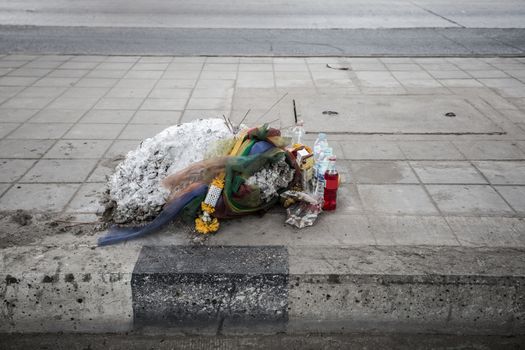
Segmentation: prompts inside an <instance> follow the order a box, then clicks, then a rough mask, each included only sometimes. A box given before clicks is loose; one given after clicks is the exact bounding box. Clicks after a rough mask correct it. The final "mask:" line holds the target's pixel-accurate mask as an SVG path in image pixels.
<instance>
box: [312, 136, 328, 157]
mask: <svg viewBox="0 0 525 350" xmlns="http://www.w3.org/2000/svg"><path fill="white" fill-rule="evenodd" d="M326 147H328V141H327V140H326V134H325V133H319V135H318V136H317V140H315V143H314V160H315V161H317V160H318V159H319V155H320V154H321V151H322V150H323V149H325V148H326Z"/></svg>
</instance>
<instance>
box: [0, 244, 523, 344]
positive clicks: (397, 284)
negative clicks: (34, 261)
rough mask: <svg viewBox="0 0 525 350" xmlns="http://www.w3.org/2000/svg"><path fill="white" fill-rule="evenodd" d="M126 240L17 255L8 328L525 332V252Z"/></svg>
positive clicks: (9, 287) (7, 283)
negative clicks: (155, 243) (131, 242)
mask: <svg viewBox="0 0 525 350" xmlns="http://www.w3.org/2000/svg"><path fill="white" fill-rule="evenodd" d="M120 248H123V247H120ZM124 248H126V249H120V250H119V249H90V248H83V249H80V248H79V249H78V250H75V251H71V250H69V251H68V250H67V249H65V248H54V249H52V250H48V251H46V252H45V253H44V255H45V259H48V260H47V261H41V263H40V264H39V265H38V266H34V265H33V266H32V267H29V264H30V263H31V258H30V257H28V256H25V259H26V260H23V259H20V256H21V255H20V253H21V252H20V251H17V250H16V249H15V250H14V251H13V252H10V253H8V254H5V256H4V259H3V266H2V270H1V273H2V275H3V276H2V282H1V284H0V293H1V295H2V297H3V304H2V306H1V313H0V319H1V321H0V332H3V333H13V332H18V333H36V332H38V333H48V332H51V333H52V332H84V333H99V332H115V333H118V332H127V331H136V332H139V333H145V334H147V333H151V332H153V333H155V332H169V333H170V334H178V333H180V334H210V335H216V334H219V335H221V334H225V335H228V334H275V333H287V334H304V333H308V332H326V333H352V332H369V331H376V332H403V333H441V334H497V335H523V334H525V321H524V320H525V303H524V300H525V290H524V287H523V285H524V282H525V250H524V249H512V248H463V247H398V246H362V247H356V246H349V247H337V248H333V247H315V248H314V247H284V246H241V247H239V246H144V247H142V248H139V247H133V246H125V247H124ZM20 249H22V248H20ZM20 249H18V250H20ZM26 249H30V248H27V247H26ZM39 249H42V248H39ZM35 250H36V248H35V247H32V248H31V249H30V251H31V253H32V254H33V255H32V256H33V257H34V258H38V257H39V256H41V255H38V254H39V252H37V251H35ZM118 254H120V255H118ZM17 257H18V261H17ZM45 259H44V260H45ZM15 263H16V264H15ZM31 269H32V270H31ZM109 271H111V272H109Z"/></svg>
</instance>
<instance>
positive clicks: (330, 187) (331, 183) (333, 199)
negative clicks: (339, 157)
mask: <svg viewBox="0 0 525 350" xmlns="http://www.w3.org/2000/svg"><path fill="white" fill-rule="evenodd" d="M335 161H336V158H335V156H330V158H328V168H327V169H326V172H325V173H324V182H325V188H324V204H323V210H335V208H336V205H337V188H338V187H339V173H338V172H337V170H336V168H335Z"/></svg>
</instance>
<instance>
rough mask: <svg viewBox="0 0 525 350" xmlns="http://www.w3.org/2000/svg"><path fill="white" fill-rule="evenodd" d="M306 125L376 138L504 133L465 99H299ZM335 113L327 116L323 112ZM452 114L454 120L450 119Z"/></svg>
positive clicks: (396, 97) (404, 97) (327, 130)
mask: <svg viewBox="0 0 525 350" xmlns="http://www.w3.org/2000/svg"><path fill="white" fill-rule="evenodd" d="M298 106H299V110H300V113H301V116H302V118H303V119H304V121H305V123H306V124H307V125H309V126H310V130H311V131H313V132H329V133H373V134H376V133H377V134H389V133H395V134H461V133H467V134H490V133H502V132H503V130H501V128H499V127H498V126H496V125H495V124H494V123H493V122H492V121H491V120H490V119H489V117H490V115H483V113H480V112H479V111H478V110H476V109H475V108H474V107H473V106H472V105H471V104H470V103H469V101H468V99H466V98H458V97H452V96H448V97H446V98H445V97H435V96H428V97H427V96H395V97H392V96H381V97H376V96H368V97H366V98H362V97H352V98H340V99H337V100H334V99H327V98H321V97H308V98H304V99H298ZM328 110H330V111H336V112H338V114H337V115H326V114H323V112H324V111H328ZM448 112H453V113H454V114H455V117H447V116H445V114H446V113H448Z"/></svg>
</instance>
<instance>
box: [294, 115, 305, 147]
mask: <svg viewBox="0 0 525 350" xmlns="http://www.w3.org/2000/svg"><path fill="white" fill-rule="evenodd" d="M304 134H306V131H305V130H304V121H302V120H299V121H298V122H297V123H296V124H295V126H294V127H293V129H292V135H293V136H292V144H294V143H299V144H302V142H303V137H304Z"/></svg>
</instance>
